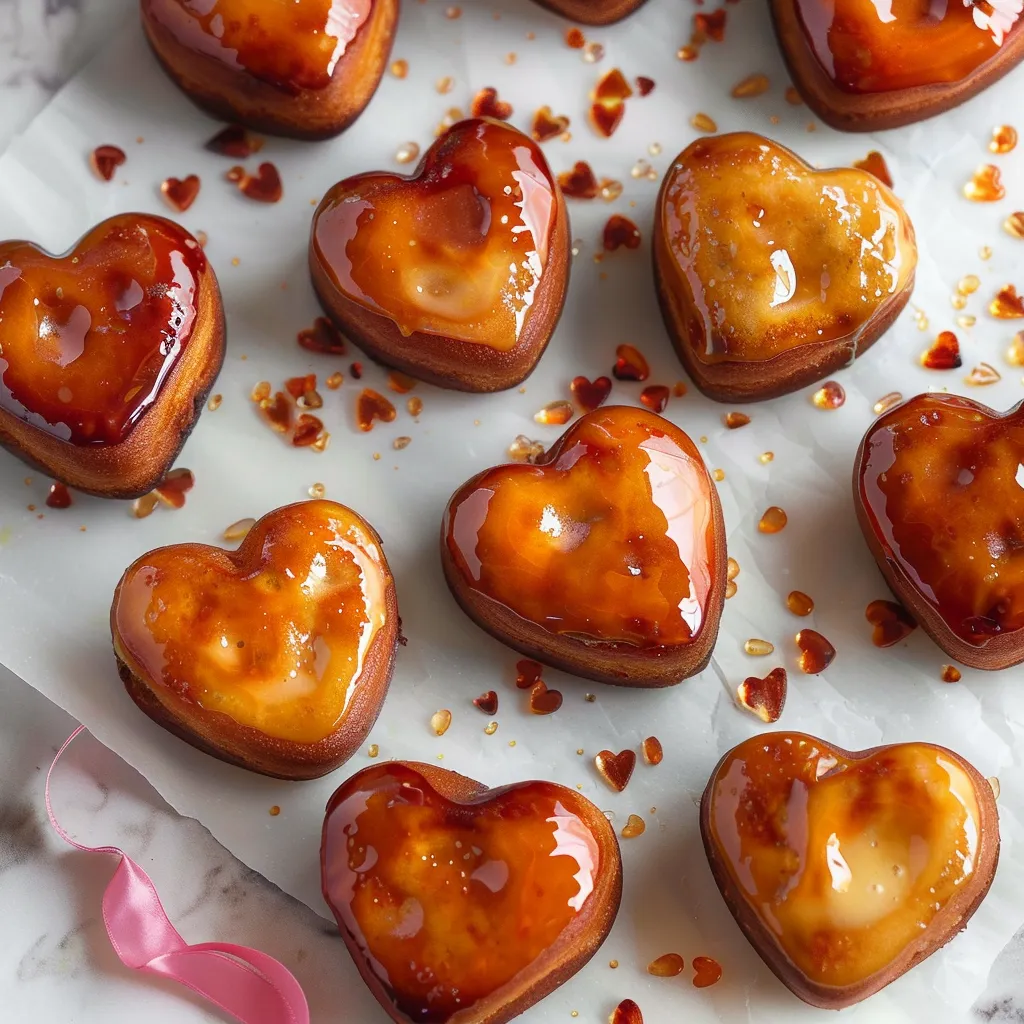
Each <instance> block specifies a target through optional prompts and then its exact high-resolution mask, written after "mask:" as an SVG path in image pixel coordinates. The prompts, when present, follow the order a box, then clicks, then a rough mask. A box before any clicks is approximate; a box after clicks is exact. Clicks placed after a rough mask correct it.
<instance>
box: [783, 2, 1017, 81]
mask: <svg viewBox="0 0 1024 1024" xmlns="http://www.w3.org/2000/svg"><path fill="white" fill-rule="evenodd" d="M1015 7H1016V10H1014V8H1015ZM796 8H797V12H798V14H799V17H800V22H801V24H802V26H803V29H804V32H805V34H806V37H807V41H808V44H809V45H810V47H811V50H812V51H813V53H814V54H815V56H816V57H817V59H818V62H819V64H820V65H821V67H822V70H824V72H825V74H827V75H828V76H829V78H831V79H832V81H833V82H835V84H836V85H837V86H838V87H839V88H840V89H843V90H844V91H846V92H853V93H874V92H888V91H891V90H895V89H912V88H914V87H915V86H921V85H938V84H942V83H949V82H959V81H962V80H963V79H965V78H967V77H968V76H969V75H970V74H971V73H972V72H974V71H975V70H976V69H977V68H979V67H980V66H981V65H982V64H984V63H985V62H986V61H987V60H989V59H990V58H991V57H994V56H995V54H996V53H997V52H998V51H999V47H1000V46H1001V45H1002V44H1003V43H1004V42H1005V38H1006V35H1007V33H1008V32H1010V31H1011V29H1013V28H1014V26H1015V25H1016V24H1017V23H1018V22H1019V20H1020V5H1019V4H1015V2H1014V0H1010V2H1009V3H1007V2H1000V0H993V2H992V3H991V4H983V3H975V4H970V5H968V4H964V3H963V0H796ZM986 8H987V9H988V10H987V11H986Z"/></svg>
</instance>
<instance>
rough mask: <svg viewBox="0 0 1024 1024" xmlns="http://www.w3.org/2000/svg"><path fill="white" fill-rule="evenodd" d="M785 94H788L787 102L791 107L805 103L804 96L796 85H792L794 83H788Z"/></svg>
mask: <svg viewBox="0 0 1024 1024" xmlns="http://www.w3.org/2000/svg"><path fill="white" fill-rule="evenodd" d="M785 96H786V102H787V103H788V104H789V105H790V106H791V107H799V106H802V105H803V102H804V98H803V97H802V96H801V95H800V93H799V92H797V90H796V88H795V87H794V86H792V85H787V86H786V92H785Z"/></svg>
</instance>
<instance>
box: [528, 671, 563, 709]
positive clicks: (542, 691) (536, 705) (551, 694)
mask: <svg viewBox="0 0 1024 1024" xmlns="http://www.w3.org/2000/svg"><path fill="white" fill-rule="evenodd" d="M561 706H562V693H561V691H560V690H549V689H548V685H547V683H545V682H544V680H543V679H538V680H537V682H536V683H534V684H533V689H531V690H530V710H531V711H532V712H533V713H534V714H535V715H551V714H554V713H555V712H556V711H557V710H558V709H559V708H560V707H561Z"/></svg>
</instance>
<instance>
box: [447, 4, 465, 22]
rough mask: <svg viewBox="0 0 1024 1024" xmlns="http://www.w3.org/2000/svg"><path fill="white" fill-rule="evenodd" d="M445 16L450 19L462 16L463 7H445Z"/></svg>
mask: <svg viewBox="0 0 1024 1024" xmlns="http://www.w3.org/2000/svg"><path fill="white" fill-rule="evenodd" d="M444 16H445V17H446V18H447V19H448V20H449V21H454V20H455V19H456V18H461V17H462V8H461V7H446V8H445V12H444Z"/></svg>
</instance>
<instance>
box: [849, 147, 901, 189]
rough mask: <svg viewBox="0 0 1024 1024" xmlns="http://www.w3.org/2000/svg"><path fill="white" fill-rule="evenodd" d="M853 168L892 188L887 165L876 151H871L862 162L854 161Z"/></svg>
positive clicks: (890, 175)
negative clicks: (865, 172) (871, 175)
mask: <svg viewBox="0 0 1024 1024" xmlns="http://www.w3.org/2000/svg"><path fill="white" fill-rule="evenodd" d="M853 166H854V167H856V168H857V169H858V170H859V171H867V172H868V174H873V175H874V176H875V177H876V178H877V179H878V180H879V181H880V182H881V183H882V184H883V185H887V186H888V187H889V188H892V174H891V173H890V172H889V165H888V164H887V163H886V162H885V157H884V156H882V154H881V153H879V152H878V150H877V149H873V150H871V152H869V153H868V155H867V156H866V157H864V159H863V160H854V162H853Z"/></svg>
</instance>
